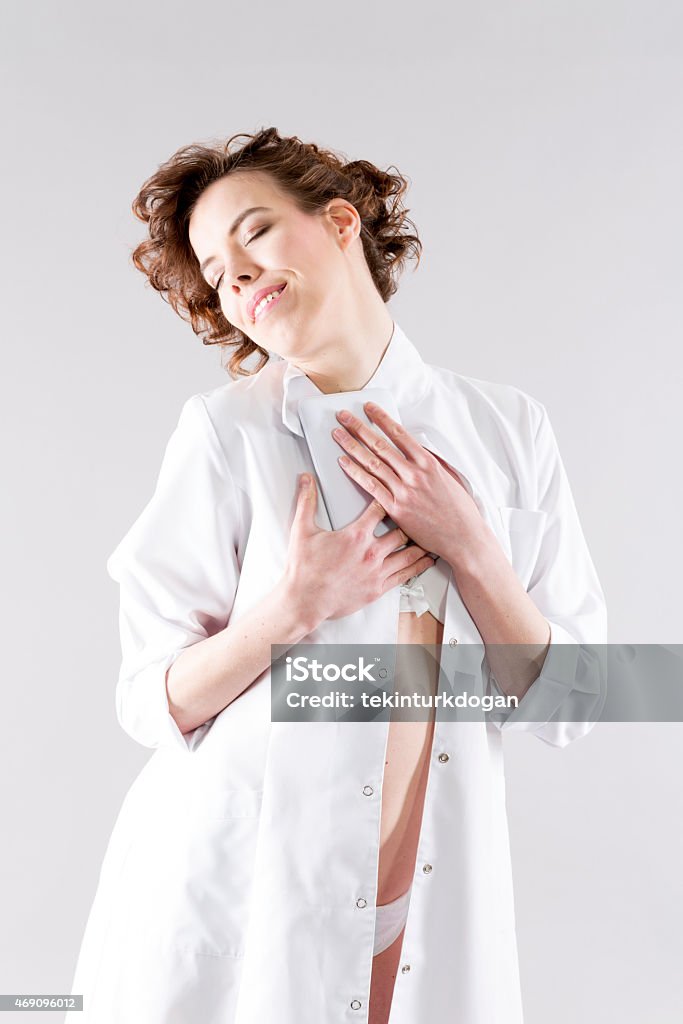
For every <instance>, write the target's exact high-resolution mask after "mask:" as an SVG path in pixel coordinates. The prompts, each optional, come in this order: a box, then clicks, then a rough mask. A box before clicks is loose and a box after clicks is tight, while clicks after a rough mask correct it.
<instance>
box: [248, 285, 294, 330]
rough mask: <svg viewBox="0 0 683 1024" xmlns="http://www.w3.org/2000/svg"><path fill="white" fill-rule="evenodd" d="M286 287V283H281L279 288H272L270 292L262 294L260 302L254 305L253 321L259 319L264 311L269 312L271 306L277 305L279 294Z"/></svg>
mask: <svg viewBox="0 0 683 1024" xmlns="http://www.w3.org/2000/svg"><path fill="white" fill-rule="evenodd" d="M286 287H287V285H286V284H283V285H282V286H281V287H280V288H273V290H272V292H269V293H268V295H266V296H264V297H263V298H262V299H261V300H260V302H258V303H257V304H256V306H255V307H254V323H256V321H257V320H261V319H262V318H263V316H264V315H265V314H266V313H268V312H270V307H271V306H275V305H277V303H278V302H279V299H280V296H281V295H282V293H283V291H284V290H285V288H286Z"/></svg>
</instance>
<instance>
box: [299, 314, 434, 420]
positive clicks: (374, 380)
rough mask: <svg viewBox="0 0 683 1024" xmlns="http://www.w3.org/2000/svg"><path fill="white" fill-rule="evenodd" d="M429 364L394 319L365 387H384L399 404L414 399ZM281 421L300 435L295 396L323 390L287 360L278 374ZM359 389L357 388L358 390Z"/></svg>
mask: <svg viewBox="0 0 683 1024" xmlns="http://www.w3.org/2000/svg"><path fill="white" fill-rule="evenodd" d="M429 380H430V376H429V366H428V364H427V363H426V362H425V361H424V359H423V358H422V356H421V355H420V353H419V352H418V350H417V348H416V347H415V345H413V343H412V342H411V341H410V339H409V338H408V336H407V335H406V334H405V332H404V331H403V330H402V329H401V327H400V326H399V325H398V324H397V323H396V321H394V329H393V332H392V335H391V339H390V341H389V344H388V345H387V348H386V349H385V351H384V355H383V356H382V358H381V360H380V362H379V364H378V366H377V369H376V370H375V372H374V373H373V375H372V377H371V378H370V380H369V381H368V382H367V384H365V385H364V386H363V389H362V390H365V388H386V389H387V390H389V391H391V392H392V394H393V395H394V398H395V399H396V402H397V404H398V407H399V410H401V407H402V406H406V405H409V404H412V403H413V402H417V401H418V400H419V399H420V398H421V397H422V395H423V394H424V392H425V390H426V389H427V387H428V385H429ZM282 386H283V396H282V421H283V423H284V424H285V426H286V427H288V428H289V429H290V430H291V431H292V432H293V433H295V434H298V435H299V436H300V437H303V430H302V428H301V422H300V420H299V412H298V406H299V399H300V398H304V397H305V396H307V395H321V394H323V392H322V391H321V390H320V388H318V387H317V386H316V385H315V384H314V383H313V381H312V380H311V379H310V377H308V376H307V375H306V374H305V373H304V371H303V370H301V369H299V367H298V366H295V365H294V364H293V363H289V362H288V363H287V366H286V367H285V371H284V373H283V377H282ZM359 390H360V389H359Z"/></svg>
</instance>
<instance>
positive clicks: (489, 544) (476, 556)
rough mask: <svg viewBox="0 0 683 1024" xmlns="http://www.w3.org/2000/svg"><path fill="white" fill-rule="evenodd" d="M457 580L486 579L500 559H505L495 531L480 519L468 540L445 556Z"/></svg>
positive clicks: (454, 547)
mask: <svg viewBox="0 0 683 1024" xmlns="http://www.w3.org/2000/svg"><path fill="white" fill-rule="evenodd" d="M444 557H445V560H446V561H447V562H448V564H449V565H450V567H451V569H452V570H453V575H454V576H455V577H456V578H461V579H464V578H469V579H472V580H478V579H482V578H483V577H485V576H486V575H487V574H488V573H489V572H490V571H491V567H492V565H494V564H495V563H496V561H497V560H498V559H499V558H501V557H502V558H505V555H504V554H503V551H502V549H501V547H500V544H499V542H498V538H497V537H496V535H495V533H494V532H493V530H492V529H491V528H490V526H489V525H488V523H486V522H485V521H484V520H483V519H481V518H480V520H479V522H478V523H477V525H476V527H475V528H474V529H473V530H472V531H471V532H470V534H469V536H468V538H467V540H465V541H461V542H460V543H459V544H458V545H457V546H453V547H452V548H451V549H450V550H449V551H448V552H447V553H446V555H445V556H444Z"/></svg>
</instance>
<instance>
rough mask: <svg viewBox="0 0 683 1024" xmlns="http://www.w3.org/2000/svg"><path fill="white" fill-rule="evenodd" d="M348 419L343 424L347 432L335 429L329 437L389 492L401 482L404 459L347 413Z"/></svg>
mask: <svg viewBox="0 0 683 1024" xmlns="http://www.w3.org/2000/svg"><path fill="white" fill-rule="evenodd" d="M349 416H350V419H349V420H347V421H345V426H348V428H349V430H344V429H343V427H341V426H338V427H336V428H335V430H333V431H332V436H333V437H334V439H335V441H336V442H337V444H338V445H339V446H340V447H341V448H342V449H343V451H344V452H346V453H347V454H348V455H350V456H351V457H352V458H354V459H355V460H356V462H357V463H358V464H359V465H361V466H363V468H364V469H366V470H367V471H368V473H372V474H373V476H376V477H377V478H378V479H379V480H381V481H382V482H383V483H384V484H385V486H386V487H387V488H388V489H389V490H391V489H392V485H394V484H396V483H398V480H399V479H400V475H401V463H403V465H404V466H405V459H404V457H403V455H402V454H401V453H400V452H399V451H397V450H396V449H395V448H394V447H393V446H392V445H391V444H389V442H388V441H387V439H386V437H380V435H379V434H378V433H377V432H376V431H375V430H373V429H372V428H371V427H369V426H368V425H367V424H366V423H363V421H362V420H360V419H358V417H357V416H351V414H350V413H349ZM350 431H353V433H350ZM358 438H360V440H358Z"/></svg>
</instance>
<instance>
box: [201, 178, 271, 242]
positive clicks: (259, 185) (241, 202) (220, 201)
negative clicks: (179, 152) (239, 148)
mask: <svg viewBox="0 0 683 1024" xmlns="http://www.w3.org/2000/svg"><path fill="white" fill-rule="evenodd" d="M286 205H291V200H290V199H289V198H288V197H287V196H284V195H283V194H282V192H281V191H280V190H279V189H278V188H277V184H276V182H274V181H273V179H272V178H271V177H270V175H268V174H264V173H263V172H261V171H233V172H232V173H230V174H228V175H226V176H225V177H224V178H219V179H218V181H214V182H212V183H211V184H210V185H209V186H208V187H207V188H205V189H204V191H203V192H202V194H201V195H200V197H199V199H198V200H197V202H196V203H195V206H194V209H193V211H192V214H191V216H190V222H189V232H190V240H191V241H192V240H193V238H194V239H198V238H200V237H203V236H205V235H206V234H207V233H208V234H211V231H212V229H213V230H214V231H219V232H221V231H224V230H225V221H226V220H227V219H230V221H232V220H234V218H235V217H237V216H238V214H240V213H241V212H242V211H243V210H246V209H248V208H249V207H250V206H270V207H273V208H274V209H281V208H282V207H283V206H286Z"/></svg>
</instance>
